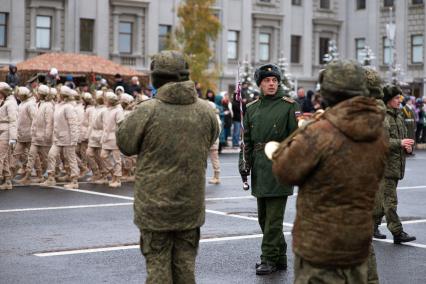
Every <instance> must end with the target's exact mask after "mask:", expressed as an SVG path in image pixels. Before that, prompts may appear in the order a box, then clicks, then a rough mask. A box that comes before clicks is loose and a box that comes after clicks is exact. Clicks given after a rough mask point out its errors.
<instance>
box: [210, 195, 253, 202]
mask: <svg viewBox="0 0 426 284" xmlns="http://www.w3.org/2000/svg"><path fill="white" fill-rule="evenodd" d="M234 199H254V196H251V195H244V196H231V197H211V198H206V201H217V200H234Z"/></svg>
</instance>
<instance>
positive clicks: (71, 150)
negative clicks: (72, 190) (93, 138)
mask: <svg viewBox="0 0 426 284" xmlns="http://www.w3.org/2000/svg"><path fill="white" fill-rule="evenodd" d="M61 155H63V164H64V167H67V166H69V171H70V177H71V178H77V177H78V176H79V174H80V171H79V169H78V164H77V157H76V154H75V146H57V145H52V148H50V150H49V155H48V164H47V172H48V173H50V174H53V173H55V168H56V165H57V161H58V160H59V158H60V157H61Z"/></svg>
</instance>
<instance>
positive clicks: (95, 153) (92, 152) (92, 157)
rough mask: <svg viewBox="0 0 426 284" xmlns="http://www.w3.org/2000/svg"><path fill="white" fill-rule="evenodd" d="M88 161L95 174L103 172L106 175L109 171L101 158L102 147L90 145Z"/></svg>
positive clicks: (87, 152)
mask: <svg viewBox="0 0 426 284" xmlns="http://www.w3.org/2000/svg"><path fill="white" fill-rule="evenodd" d="M86 154H87V162H88V164H89V167H90V169H91V170H92V173H93V175H99V174H103V175H106V174H107V171H106V169H105V168H104V166H103V163H102V159H101V148H100V147H96V148H95V147H90V146H89V147H88V148H87V151H86Z"/></svg>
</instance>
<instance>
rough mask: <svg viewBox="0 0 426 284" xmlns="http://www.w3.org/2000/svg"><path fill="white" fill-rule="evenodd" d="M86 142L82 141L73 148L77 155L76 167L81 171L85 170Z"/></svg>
mask: <svg viewBox="0 0 426 284" xmlns="http://www.w3.org/2000/svg"><path fill="white" fill-rule="evenodd" d="M87 144H88V142H87V141H82V142H80V143H77V147H76V148H75V152H76V154H77V163H78V167H79V168H80V169H81V170H84V169H86V168H87V154H86V152H87Z"/></svg>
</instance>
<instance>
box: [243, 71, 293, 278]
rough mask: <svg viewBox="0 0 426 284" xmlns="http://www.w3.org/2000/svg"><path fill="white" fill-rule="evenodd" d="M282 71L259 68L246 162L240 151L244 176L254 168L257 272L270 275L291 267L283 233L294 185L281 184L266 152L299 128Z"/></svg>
mask: <svg viewBox="0 0 426 284" xmlns="http://www.w3.org/2000/svg"><path fill="white" fill-rule="evenodd" d="M281 77H282V74H281V71H280V70H279V68H278V67H277V66H275V65H273V64H267V65H263V66H261V67H259V68H258V69H257V70H256V72H255V81H256V83H257V85H258V86H260V89H261V95H260V97H259V99H257V100H256V101H253V102H251V103H249V104H248V105H247V110H246V113H245V114H244V126H245V129H244V143H245V149H244V151H245V158H246V160H247V163H246V164H245V163H244V162H243V159H242V153H241V154H240V162H239V165H240V167H239V170H240V174H241V176H247V175H249V174H250V171H251V185H252V195H253V196H255V197H256V198H257V211H258V220H259V225H260V228H261V229H262V232H263V238H262V246H261V249H262V255H261V256H260V260H261V261H260V263H257V264H256V274H258V275H266V274H270V273H273V272H275V271H277V270H283V269H286V268H287V256H286V250H287V244H286V242H285V239H284V234H283V221H284V211H285V206H286V203H287V197H288V196H289V195H292V194H293V187H291V186H288V185H280V184H279V183H278V181H277V180H276V178H275V177H274V176H273V174H272V171H271V169H272V162H271V161H270V160H268V158H267V157H266V155H265V153H264V148H265V143H267V142H269V141H282V140H284V139H285V138H287V137H288V136H289V135H290V134H291V133H292V132H293V131H294V130H295V129H296V128H297V121H296V115H295V111H296V109H297V104H296V103H295V101H294V100H292V99H290V98H289V97H287V96H285V94H284V89H283V87H282V86H281V85H280V84H279V82H281Z"/></svg>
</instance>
